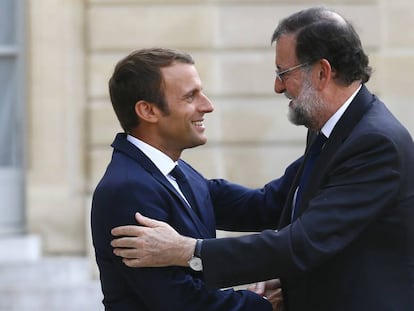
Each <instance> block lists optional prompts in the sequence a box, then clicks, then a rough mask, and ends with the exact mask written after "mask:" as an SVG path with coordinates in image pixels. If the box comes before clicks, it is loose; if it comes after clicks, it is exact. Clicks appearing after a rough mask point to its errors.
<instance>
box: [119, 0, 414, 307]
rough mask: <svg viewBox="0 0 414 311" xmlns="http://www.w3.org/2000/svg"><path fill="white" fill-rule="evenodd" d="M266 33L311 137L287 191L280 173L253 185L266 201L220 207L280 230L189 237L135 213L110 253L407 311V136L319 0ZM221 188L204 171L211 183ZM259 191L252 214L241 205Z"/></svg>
mask: <svg viewBox="0 0 414 311" xmlns="http://www.w3.org/2000/svg"><path fill="white" fill-rule="evenodd" d="M272 42H273V43H275V52H276V53H275V55H276V57H275V65H276V79H275V84H274V90H275V92H276V93H279V94H285V95H286V96H287V97H288V98H289V99H290V102H289V119H290V120H291V121H292V122H293V123H294V124H296V125H304V126H306V127H307V128H308V129H309V143H308V148H307V151H306V153H305V154H304V156H302V157H301V158H299V159H298V160H296V161H294V162H293V163H292V164H291V165H290V166H289V167H288V168H287V169H286V173H285V175H284V176H283V177H281V178H280V179H279V181H280V183H281V184H286V183H287V184H288V185H289V186H290V187H289V188H290V189H289V191H288V192H287V193H285V192H284V190H283V189H279V187H278V186H277V183H276V184H275V183H273V186H272V187H269V186H268V185H269V184H267V185H265V186H264V187H263V189H260V190H257V191H260V193H261V194H262V195H263V199H262V200H261V199H260V197H259V195H258V194H257V192H255V190H251V192H248V191H246V194H245V195H244V196H242V197H236V196H234V195H232V192H231V191H229V192H227V194H226V195H227V197H226V200H227V201H226V204H225V206H217V207H216V211H215V213H216V217H218V220H219V222H220V221H222V222H223V221H228V222H232V223H235V224H236V225H235V226H237V222H241V223H242V222H244V221H249V220H250V221H252V222H253V221H257V215H261V214H262V213H263V210H272V209H274V210H276V211H278V212H277V213H276V215H277V221H278V225H277V227H275V228H274V229H277V230H264V231H263V232H261V233H260V234H255V235H248V236H243V237H238V238H223V239H206V240H202V241H201V240H198V241H196V240H195V239H192V238H188V237H184V236H181V235H179V234H177V233H176V232H175V231H174V230H173V229H172V228H171V227H169V226H168V225H167V224H165V223H163V222H159V221H155V220H152V219H149V218H146V217H143V216H141V215H139V214H138V215H137V217H136V218H137V221H138V222H139V224H140V225H141V226H127V227H118V228H115V229H113V230H112V234H113V235H114V236H115V237H118V238H117V239H115V240H113V242H112V246H113V247H115V249H114V252H115V254H116V255H118V256H121V257H123V258H124V263H125V264H126V265H128V266H130V267H150V266H156V267H160V266H168V265H177V266H188V265H189V264H188V261H189V260H190V261H191V260H194V258H196V259H197V260H198V262H199V263H200V264H202V269H203V275H204V277H205V280H206V283H207V284H208V285H209V286H211V287H227V286H232V285H237V284H244V283H250V282H253V281H260V280H268V279H272V278H280V279H281V284H282V288H283V294H284V298H285V299H284V303H285V306H286V309H287V310H289V311H304V310H307V311H350V310H352V311H389V310H398V311H412V310H414V226H413V223H414V173H413V172H414V143H413V140H412V138H411V136H410V134H409V133H408V131H407V130H406V129H405V127H404V126H403V125H402V124H401V123H400V122H399V121H398V120H397V119H396V118H395V117H394V116H393V115H392V113H391V112H390V111H389V110H388V109H387V108H386V106H385V105H384V103H382V102H381V101H380V100H379V99H378V98H377V97H376V96H375V95H373V94H371V93H370V92H369V91H368V89H367V88H366V86H365V83H366V82H367V81H368V80H369V78H370V75H371V68H370V67H369V65H368V56H367V55H366V54H365V52H364V50H363V48H362V45H361V42H360V39H359V36H358V34H357V33H356V32H355V30H354V28H353V27H352V25H351V24H350V23H349V22H348V21H347V20H345V19H344V18H343V17H342V16H340V15H339V14H337V13H336V12H333V11H331V10H329V9H326V8H321V7H316V8H310V9H306V10H302V11H299V12H296V13H294V14H292V15H290V16H289V17H287V18H285V19H283V20H282V21H281V22H280V24H279V25H278V26H277V28H276V30H275V31H274V33H273V36H272ZM219 187H221V184H220V183H219V182H218V181H217V180H211V181H210V191H211V192H213V193H217V192H220V191H221V189H220V188H219ZM269 193H273V194H272V195H271V196H269V195H268V194H269ZM254 194H255V195H257V196H258V199H257V207H256V208H257V214H256V213H254V212H253V211H252V210H247V211H246V210H245V209H243V203H244V201H245V200H248V199H249V197H251V196H253V195H254ZM255 216H256V217H255ZM194 251H195V252H194ZM266 286H267V285H266V284H265V285H263V284H262V285H261V287H260V286H258V288H260V290H263V288H266Z"/></svg>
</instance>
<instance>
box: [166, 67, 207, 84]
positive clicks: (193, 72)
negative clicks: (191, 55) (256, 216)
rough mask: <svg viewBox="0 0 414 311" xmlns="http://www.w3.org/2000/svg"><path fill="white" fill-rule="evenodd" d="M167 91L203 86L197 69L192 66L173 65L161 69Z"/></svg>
mask: <svg viewBox="0 0 414 311" xmlns="http://www.w3.org/2000/svg"><path fill="white" fill-rule="evenodd" d="M161 74H162V77H163V80H164V86H165V90H178V89H183V90H185V89H191V88H194V86H195V85H199V84H201V81H200V77H199V75H198V72H197V69H196V68H195V66H194V65H192V64H184V63H173V64H172V65H171V66H168V67H163V68H161Z"/></svg>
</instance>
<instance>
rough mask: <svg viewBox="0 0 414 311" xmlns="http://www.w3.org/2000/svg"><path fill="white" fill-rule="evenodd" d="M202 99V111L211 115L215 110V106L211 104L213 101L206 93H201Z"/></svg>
mask: <svg viewBox="0 0 414 311" xmlns="http://www.w3.org/2000/svg"><path fill="white" fill-rule="evenodd" d="M201 97H202V101H201V102H202V104H201V105H200V110H202V111H203V112H204V113H210V112H213V110H214V105H213V103H212V102H211V100H210V99H209V98H208V97H207V95H205V94H204V93H201Z"/></svg>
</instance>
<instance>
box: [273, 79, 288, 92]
mask: <svg viewBox="0 0 414 311" xmlns="http://www.w3.org/2000/svg"><path fill="white" fill-rule="evenodd" d="M274 90H275V93H278V94H282V93H284V92H285V91H286V86H285V82H283V80H281V79H279V78H275V85H274Z"/></svg>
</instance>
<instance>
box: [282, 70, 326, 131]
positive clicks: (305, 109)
mask: <svg viewBox="0 0 414 311" xmlns="http://www.w3.org/2000/svg"><path fill="white" fill-rule="evenodd" d="M286 96H287V97H289V95H288V94H286ZM325 106H326V105H325V103H324V102H322V101H321V100H320V99H319V98H318V97H317V95H316V92H315V90H314V88H313V87H312V85H311V83H310V81H309V79H307V78H305V79H304V83H303V87H302V90H301V91H300V93H299V95H298V97H297V98H296V99H293V105H292V107H289V111H288V119H289V121H290V122H291V123H293V124H295V125H304V126H306V127H307V128H308V129H316V128H315V127H316V124H317V123H318V122H317V120H318V115H319V114H320V111H322V110H323V109H324V107H325Z"/></svg>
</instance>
